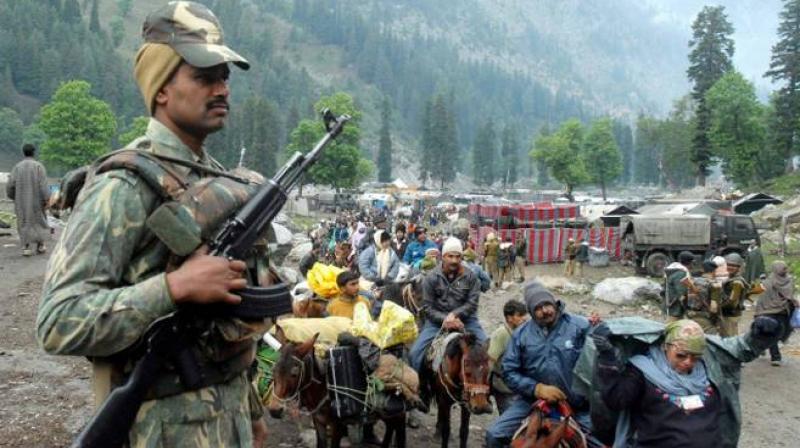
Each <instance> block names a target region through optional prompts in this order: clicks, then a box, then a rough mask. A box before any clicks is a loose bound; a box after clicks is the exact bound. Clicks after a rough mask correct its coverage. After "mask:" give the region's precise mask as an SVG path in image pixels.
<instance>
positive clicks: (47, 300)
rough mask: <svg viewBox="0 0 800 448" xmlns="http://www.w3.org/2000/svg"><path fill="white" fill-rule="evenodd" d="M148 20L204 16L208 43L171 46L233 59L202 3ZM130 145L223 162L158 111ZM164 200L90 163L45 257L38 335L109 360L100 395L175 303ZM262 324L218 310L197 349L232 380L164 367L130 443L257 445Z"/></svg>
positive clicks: (95, 359)
mask: <svg viewBox="0 0 800 448" xmlns="http://www.w3.org/2000/svg"><path fill="white" fill-rule="evenodd" d="M209 15H210V17H211V19H213V21H210V19H209ZM151 20H155V22H151V25H153V23H155V25H154V26H153V27H151V29H152V28H159V26H160V29H161V30H162V31H163V30H164V29H166V26H173V27H176V26H177V27H180V26H184V27H185V26H187V23H188V24H189V26H194V25H197V23H201V24H202V25H203V26H205V30H204V31H203V33H202V34H201V36H200V39H206V41H207V42H208V43H209V45H194V46H193V47H192V49H191V50H189V51H186V52H185V53H186V54H184V53H183V52H181V50H179V49H178V48H177V47H179V46H178V45H177V44H176V48H175V50H176V51H177V52H179V53H181V56H182V57H183V58H184V59H185V60H186V61H187V62H189V63H191V64H192V65H196V66H200V64H199V63H196V62H194V61H195V60H198V59H197V58H200V59H203V58H204V57H205V61H206V62H209V63H210V62H212V61H214V60H216V61H217V63H221V62H236V58H235V57H234V56H231V55H230V54H227V55H225V56H224V57H223V55H222V53H224V52H225V51H224V50H220V49H219V47H224V46H223V45H222V37H221V33H219V32H217V33H214V29H213V28H214V26H216V27H217V28H218V25H217V24H216V19H215V18H214V17H213V14H211V13H210V11H208V10H207V9H206V8H205V7H202V6H200V5H197V4H194V3H190V2H177V3H176V2H173V3H170V4H168V5H167V6H165V7H163V8H161V9H160V10H159V11H157V12H156V13H154V14H153V15H151V16H150V17H148V21H151ZM168 22H169V23H168ZM184 31H185V30H184ZM145 32H147V23H146V24H145ZM174 36H175V37H174V39H176V41H177V40H178V39H179V38H180V37H181V36H183V37H184V38H186V33H183V34H182V33H181V31H180V30H178V31H177V32H176V33H175V34H174ZM206 36H208V37H206ZM196 37H197V36H195V38H196ZM145 40H147V35H146V36H145ZM184 42H185V41H184ZM202 47H205V50H207V52H206V54H203V50H204V48H202ZM225 48H227V47H225ZM228 51H231V50H228ZM231 52H232V51H231ZM234 55H235V53H234ZM236 56H237V57H238V58H239V59H241V57H240V56H238V55H236ZM215 57H217V59H214V58H215ZM220 58H222V59H220ZM242 60H243V59H242ZM129 148H135V149H139V150H142V151H146V152H150V153H153V154H157V155H162V156H169V157H173V158H177V159H182V160H186V161H190V162H195V163H197V164H199V165H202V166H204V167H208V168H213V169H221V166H220V165H219V164H217V163H216V162H215V161H213V160H212V159H211V158H210V157H208V156H207V155H206V153H205V151H201V153H200V155H197V154H196V153H194V152H193V151H192V150H191V149H190V148H189V147H187V146H186V145H185V144H184V143H183V142H182V141H181V140H180V139H179V138H178V137H177V136H176V135H175V134H173V133H172V132H171V131H170V130H169V129H168V128H167V127H165V126H164V125H163V124H161V123H160V122H158V121H156V120H155V119H151V120H150V123H149V124H148V128H147V131H146V133H145V135H144V137H142V138H139V139H137V140H136V141H134V142H132V143H131V144H130V145H129ZM169 166H170V168H171V169H172V170H174V171H175V172H177V173H178V174H179V175H181V176H182V177H183V178H184V180H186V181H188V183H189V184H191V183H193V182H197V181H199V180H200V179H201V176H203V174H202V173H200V172H198V170H194V169H191V168H187V167H184V166H180V165H177V164H169ZM161 201H162V199H161V198H160V197H159V196H158V195H157V193H156V192H155V191H153V189H152V188H151V187H150V186H148V185H147V184H146V183H145V182H143V180H142V179H141V178H140V177H138V176H137V175H136V174H134V173H132V172H130V171H128V170H112V171H108V172H105V173H102V174H97V175H91V174H90V176H89V177H88V178H87V181H86V185H85V186H84V187H83V189H82V190H81V192H80V195H79V196H78V199H77V202H76V205H75V207H74V209H73V213H72V215H71V217H70V219H69V221H68V223H67V226H66V228H65V229H64V232H63V234H62V236H61V238H60V240H59V242H58V244H57V246H56V248H55V250H54V253H53V256H52V257H51V258H50V261H49V264H48V267H47V274H46V277H45V283H44V289H43V294H42V301H41V304H40V308H39V314H38V317H37V322H36V325H37V336H38V339H39V342H40V343H41V345H42V347H43V348H44V349H45V350H46V351H47V352H48V353H53V354H63V355H80V356H87V357H89V358H90V359H91V360H92V363H93V366H94V367H95V371H96V373H97V372H99V371H106V372H108V371H110V372H111V373H110V375H106V378H102V375H97V374H96V375H95V383H96V384H95V385H96V391H97V392H99V394H100V395H103V394H104V393H107V392H108V387H109V386H110V387H113V386H115V385H118V384H119V383H120V382H121V380H122V379H123V376H124V375H125V374H126V373H127V372H129V371H130V370H131V369H132V367H133V365H134V362H135V359H131V358H129V357H126V355H125V352H124V350H125V349H127V348H129V347H131V346H132V345H134V344H135V343H136V342H137V341H138V340H139V339H140V338H141V337H142V335H143V334H144V332H145V330H146V329H147V328H148V326H149V325H150V324H151V323H152V322H153V321H154V320H155V319H157V318H159V317H161V316H164V315H166V314H169V313H170V312H172V311H174V310H175V305H174V303H173V301H172V299H171V297H170V292H169V290H168V287H167V282H166V274H165V271H166V270H167V265H168V262H169V259H170V255H171V252H170V250H169V249H168V248H167V246H166V245H165V244H164V243H162V242H161V241H160V240H159V239H158V238H157V237H156V236H155V235H154V234H153V232H151V231H150V229H149V228H148V226H147V224H146V220H147V218H148V216H149V215H150V214H151V213H152V212H153V211H154V209H155V208H156V207H157V206H159V205H160V203H161ZM261 324H263V323H261ZM262 326H263V325H258V324H256V325H254V326H252V327H250V326H248V325H247V324H244V323H243V322H241V321H238V320H235V319H213V320H211V321H210V322H209V327H208V331H207V332H206V333H204V334H203V335H202V336H200V337H198V342H197V347H196V348H195V350H194V351H195V353H196V355H198V362H199V363H200V364H201V365H202V366H212V365H213V366H217V367H218V368H220V369H222V371H225V369H226V368H228V370H227V371H226V372H225V373H226V376H225V378H224V381H222V382H219V383H217V384H212V385H210V386H208V387H204V388H201V389H199V390H195V391H189V392H185V391H182V390H181V388H180V386H178V385H177V384H178V383H177V375H175V374H174V373H173V372H167V373H165V374H164V375H162V377H163V378H160V379H159V381H160V385H161V386H164V389H163V390H165V391H167V392H163V393H159V392H157V391H151V392H150V394H149V395H148V401H145V402H144V404H143V405H142V407H141V408H140V409H139V413H138V415H137V417H136V421H135V423H134V425H133V427H132V428H131V430H130V432H129V441H130V446H132V447H155V446H191V447H203V446H209V447H223V446H250V445H252V443H253V439H252V430H251V419H252V418H256V417H260V415H261V413H262V410H261V408H260V406H259V405H258V401H256V400H254V399H253V398H254V397H255V395H253V390H252V386H251V384H250V381H249V379H248V374H247V369H246V367H247V366H249V365H250V363H251V362H252V359H253V356H254V353H255V341H256V339H257V338H258V337H259V335H260V333H259V332H260V330H261V329H262ZM120 352H122V354H120ZM111 355H116V356H115V357H114V358H109V357H110V356H111ZM112 359H113V360H112ZM234 364H235V365H234ZM109 366H112V368H110V369H109ZM99 383H105V384H99ZM157 385H159V384H157ZM171 385H172V386H174V387H172V390H171V391H170V386H171ZM103 386H105V387H103ZM98 388H99V389H103V388H105V389H106V390H99V389H98ZM154 389H155V388H154ZM98 398H100V397H98Z"/></svg>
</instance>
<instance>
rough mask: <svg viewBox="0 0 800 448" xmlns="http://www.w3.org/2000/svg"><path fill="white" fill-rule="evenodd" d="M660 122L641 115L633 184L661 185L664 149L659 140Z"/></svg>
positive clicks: (635, 147) (638, 126) (634, 152)
mask: <svg viewBox="0 0 800 448" xmlns="http://www.w3.org/2000/svg"><path fill="white" fill-rule="evenodd" d="M659 125H660V124H659V122H658V120H656V119H655V118H653V117H649V116H646V115H639V118H638V119H637V120H636V134H635V138H634V147H633V164H632V171H633V173H632V174H633V182H634V183H637V184H654V185H658V184H660V178H661V175H662V173H661V171H660V166H661V156H662V154H663V152H664V148H663V147H662V145H661V141H660V140H659V138H658V128H659Z"/></svg>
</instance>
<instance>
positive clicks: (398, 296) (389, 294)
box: [382, 282, 405, 306]
mask: <svg viewBox="0 0 800 448" xmlns="http://www.w3.org/2000/svg"><path fill="white" fill-rule="evenodd" d="M404 286H405V284H404V283H395V282H391V283H387V284H386V286H384V288H383V296H382V298H383V300H388V301H390V302H394V303H396V304H398V305H401V306H402V305H403V287H404Z"/></svg>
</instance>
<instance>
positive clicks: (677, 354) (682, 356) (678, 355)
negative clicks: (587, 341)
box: [576, 316, 780, 448]
mask: <svg viewBox="0 0 800 448" xmlns="http://www.w3.org/2000/svg"><path fill="white" fill-rule="evenodd" d="M661 328H663V330H662V329H661ZM779 331H780V324H778V322H777V321H776V320H775V319H772V318H769V317H766V316H761V317H757V318H756V319H754V321H753V324H752V326H751V331H749V332H748V333H745V334H743V335H741V336H735V337H729V338H719V337H718V336H713V335H712V336H706V335H705V334H704V333H703V329H702V328H701V327H700V325H699V324H698V323H697V322H694V321H692V320H688V319H682V320H677V321H673V322H670V323H669V324H667V325H666V326H665V327H662V326H661V324H660V323H658V322H653V321H648V320H646V319H641V318H622V319H613V320H610V321H608V322H607V323H601V324H600V325H598V326H597V327H596V328H595V330H594V331H593V332H592V333H591V334H590V336H591V339H592V341H593V344H592V345H593V346H594V348H595V349H596V351H597V359H596V362H594V361H587V359H593V355H587V353H584V354H583V355H582V357H581V360H579V361H578V365H579V367H576V372H577V373H576V375H577V378H581V379H582V381H583V385H582V386H576V387H577V388H578V390H584V389H587V388H588V387H590V385H588V384H586V379H587V378H591V375H588V376H587V369H588V372H591V371H593V370H594V368H593V367H592V366H591V364H592V363H593V362H594V363H595V365H596V367H597V369H596V374H597V377H598V378H599V382H598V384H597V385H594V386H591V387H597V388H598V390H599V391H600V395H601V399H602V403H597V402H594V401H593V402H592V419H593V432H594V434H595V435H596V436H598V437H600V434H601V432H602V433H603V434H606V435H605V436H602V438H603V439H606V438H608V437H607V435H608V434H609V432H608V430H609V428H604V427H603V425H601V423H602V424H611V425H612V428H610V429H611V431H610V434H611V437H610V440H603V442H604V443H608V444H611V443H613V447H614V448H630V447H633V448H645V447H653V448H655V447H682V448H695V447H696V448H701V447H702V448H705V447H710V446H713V447H720V448H735V447H736V446H737V445H738V440H739V433H740V427H741V409H740V406H739V383H740V380H741V375H740V371H741V367H742V364H743V363H745V362H750V361H752V360H753V359H756V358H757V357H758V353H760V351H762V350H764V349H766V348H767V347H768V346H770V345H771V344H772V343H773V342H774V341H776V340H777V336H778V333H779ZM634 342H635V343H637V344H642V343H643V344H645V345H646V349H645V350H644V351H643V352H642V351H641V350H638V349H637V350H638V351H636V353H640V354H637V355H635V356H632V357H631V358H630V359H628V360H627V362H625V361H623V356H624V353H625V352H627V351H629V350H631V349H632V347H633V346H632V345H631V344H632V343H634ZM623 347H624V349H623ZM602 405H604V406H605V407H607V408H608V409H610V410H612V411H617V412H619V413H620V414H619V417H618V418H617V419H616V422H614V421H613V420H609V419H613V417H611V416H610V414H609V413H608V412H604V410H603V409H602V407H601V406H602ZM613 425H616V426H615V429H616V430H614V426H613Z"/></svg>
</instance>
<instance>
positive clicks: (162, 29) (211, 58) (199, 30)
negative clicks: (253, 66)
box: [142, 1, 250, 70]
mask: <svg viewBox="0 0 800 448" xmlns="http://www.w3.org/2000/svg"><path fill="white" fill-rule="evenodd" d="M142 37H143V38H144V40H145V42H151V43H160V44H166V45H169V46H170V47H172V48H173V49H174V50H175V51H176V52H177V53H178V54H180V55H181V57H182V58H183V59H184V60H185V61H186V62H187V63H189V64H190V65H193V66H195V67H200V68H204V67H212V66H214V65H217V64H222V63H225V62H233V63H234V64H236V65H237V66H238V67H239V68H241V69H243V70H247V69H248V68H250V63H249V62H247V59H245V58H243V57H242V56H241V55H239V54H238V53H236V52H235V51H233V50H231V49H230V48H228V47H227V46H225V44H224V43H223V41H222V26H220V24H219V21H218V20H217V18H216V16H214V13H213V12H211V10H209V9H208V8H206V7H205V6H204V5H201V4H199V3H195V2H187V1H174V2H169V3H167V4H166V5H164V6H162V7H161V8H159V9H157V10H155V11H153V12H151V13H150V14H149V15H148V16H147V18H146V19H145V21H144V25H143V26H142Z"/></svg>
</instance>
